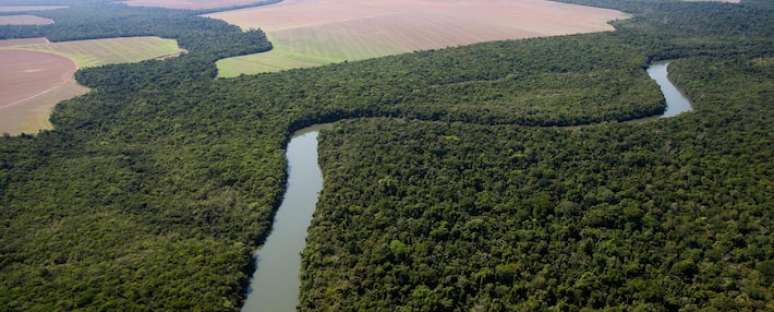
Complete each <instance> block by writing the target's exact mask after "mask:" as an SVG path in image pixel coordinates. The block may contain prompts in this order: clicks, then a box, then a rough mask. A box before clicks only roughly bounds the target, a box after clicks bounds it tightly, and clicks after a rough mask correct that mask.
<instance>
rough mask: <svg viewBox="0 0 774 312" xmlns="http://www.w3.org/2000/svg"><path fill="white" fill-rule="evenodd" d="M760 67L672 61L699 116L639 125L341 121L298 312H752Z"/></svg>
mask: <svg viewBox="0 0 774 312" xmlns="http://www.w3.org/2000/svg"><path fill="white" fill-rule="evenodd" d="M772 60H774V59H773V58H769V59H748V58H739V59H732V60H726V59H711V58H708V59H692V60H690V61H688V60H681V61H678V62H676V63H674V64H673V65H672V66H671V67H670V69H671V70H672V72H673V76H674V77H675V79H676V80H677V82H678V84H679V85H680V86H683V87H684V88H685V89H686V90H687V91H688V94H689V95H690V96H691V97H692V98H694V99H695V100H696V103H697V107H696V108H697V109H698V111H697V112H694V113H690V114H686V115H683V116H680V117H677V118H672V119H663V120H658V121H652V122H649V123H643V124H637V125H632V124H628V125H623V124H618V125H600V126H592V127H586V128H581V129H554V128H549V129H546V128H534V127H514V126H480V125H466V124H460V123H451V124H450V123H439V122H417V121H400V120H391V119H375V120H374V119H369V120H362V121H350V122H341V123H339V124H338V126H337V127H336V128H335V129H334V130H333V131H327V132H324V133H323V135H322V137H321V145H320V161H321V164H322V166H323V173H324V176H325V187H324V190H323V192H322V196H321V199H320V202H319V203H318V207H317V211H316V214H315V219H314V221H313V224H312V226H311V228H310V232H309V239H308V240H307V244H308V245H307V248H306V250H305V251H304V253H303V259H304V268H303V275H302V280H303V285H302V302H301V310H302V311H364V310H367V311H547V310H561V311H580V310H584V309H585V310H620V311H675V310H686V311H707V310H710V311H765V310H768V309H769V308H770V307H771V304H772V302H774V287H773V286H774V260H772V259H774V247H772V246H774V233H772V232H771V231H769V230H768V229H770V228H771V226H772V220H774V210H772V209H771V207H774V188H772V187H771V185H772V182H774V180H772V177H774V163H772V162H771V159H772V157H774V150H773V149H772V147H771V142H774V131H773V130H774V129H773V125H774V108H773V107H772V106H771V104H772V103H771V100H772V90H774V79H772V78H774V62H773V61H772Z"/></svg>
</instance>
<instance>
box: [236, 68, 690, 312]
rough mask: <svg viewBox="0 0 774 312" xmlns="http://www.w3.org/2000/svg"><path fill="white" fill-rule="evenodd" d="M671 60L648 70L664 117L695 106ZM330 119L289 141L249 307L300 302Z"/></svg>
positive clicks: (253, 310) (288, 306)
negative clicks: (278, 200) (321, 140)
mask: <svg viewBox="0 0 774 312" xmlns="http://www.w3.org/2000/svg"><path fill="white" fill-rule="evenodd" d="M668 67H669V62H668V61H667V62H658V63H654V64H653V65H651V66H650V67H649V68H648V75H650V77H651V78H652V79H653V80H655V81H656V83H657V84H658V85H659V87H660V88H661V92H662V93H663V94H664V98H665V99H666V104H667V108H666V111H665V112H664V114H663V115H662V116H661V117H673V116H677V115H678V114H680V113H683V112H689V111H692V110H693V109H692V107H691V103H690V101H689V100H688V98H687V97H685V95H684V94H683V93H682V92H680V90H679V89H678V88H677V87H675V85H673V84H672V82H671V81H669V78H668V77H667V74H668V72H667V68H668ZM330 126H331V125H330V124H325V125H317V126H312V127H309V128H305V129H302V130H299V131H297V132H296V133H294V134H293V137H292V139H291V140H290V143H289V144H288V148H287V152H286V157H287V160H288V184H287V189H286V191H285V196H284V198H283V200H282V204H281V205H280V207H279V210H277V215H276V216H275V217H274V225H273V226H272V232H271V234H270V235H269V237H268V238H267V240H266V243H265V244H264V245H263V246H262V247H261V248H260V249H258V250H257V251H256V252H255V260H254V261H255V264H256V271H255V273H254V275H253V277H252V280H251V281H250V288H248V290H247V299H246V301H245V305H244V306H243V307H242V311H245V312H291V311H295V310H296V306H297V305H298V296H299V287H300V285H301V281H300V279H299V274H300V271H301V251H302V250H303V249H304V245H305V243H306V233H307V228H308V227H309V224H310V223H311V221H312V215H313V214H314V209H315V205H316V204H317V197H318V195H319V193H320V190H322V186H323V178H322V173H321V170H320V166H319V164H318V163H317V136H318V135H319V133H320V132H319V131H320V130H321V129H324V128H329V127H330Z"/></svg>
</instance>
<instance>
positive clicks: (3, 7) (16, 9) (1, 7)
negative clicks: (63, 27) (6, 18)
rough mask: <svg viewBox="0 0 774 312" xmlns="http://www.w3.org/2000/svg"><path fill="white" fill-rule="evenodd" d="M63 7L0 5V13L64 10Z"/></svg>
mask: <svg viewBox="0 0 774 312" xmlns="http://www.w3.org/2000/svg"><path fill="white" fill-rule="evenodd" d="M64 8H67V6H64V5H0V13H5V12H27V11H46V10H56V9H64Z"/></svg>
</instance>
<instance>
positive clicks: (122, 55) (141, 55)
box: [13, 37, 183, 68]
mask: <svg viewBox="0 0 774 312" xmlns="http://www.w3.org/2000/svg"><path fill="white" fill-rule="evenodd" d="M13 48H15V49H24V50H32V51H42V52H48V53H53V54H57V55H61V56H64V57H67V58H69V59H71V60H73V61H74V62H75V63H76V64H77V65H78V67H80V68H84V67H94V66H100V65H106V64H117V63H134V62H139V61H142V60H148V59H154V58H166V57H174V56H177V55H179V54H180V53H182V52H183V50H182V49H180V47H178V45H177V41H175V40H172V39H162V38H159V37H128V38H111V39H95V40H78V41H67V42H48V41H46V42H37V43H32V44H24V45H15V46H14V47H13Z"/></svg>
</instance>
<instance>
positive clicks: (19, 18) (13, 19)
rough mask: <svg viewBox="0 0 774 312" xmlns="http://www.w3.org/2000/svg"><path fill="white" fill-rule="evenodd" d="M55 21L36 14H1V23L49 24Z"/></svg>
mask: <svg viewBox="0 0 774 312" xmlns="http://www.w3.org/2000/svg"><path fill="white" fill-rule="evenodd" d="M53 23H54V21H53V20H51V19H48V18H45V17H40V16H35V15H3V16H0V25H48V24H53Z"/></svg>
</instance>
